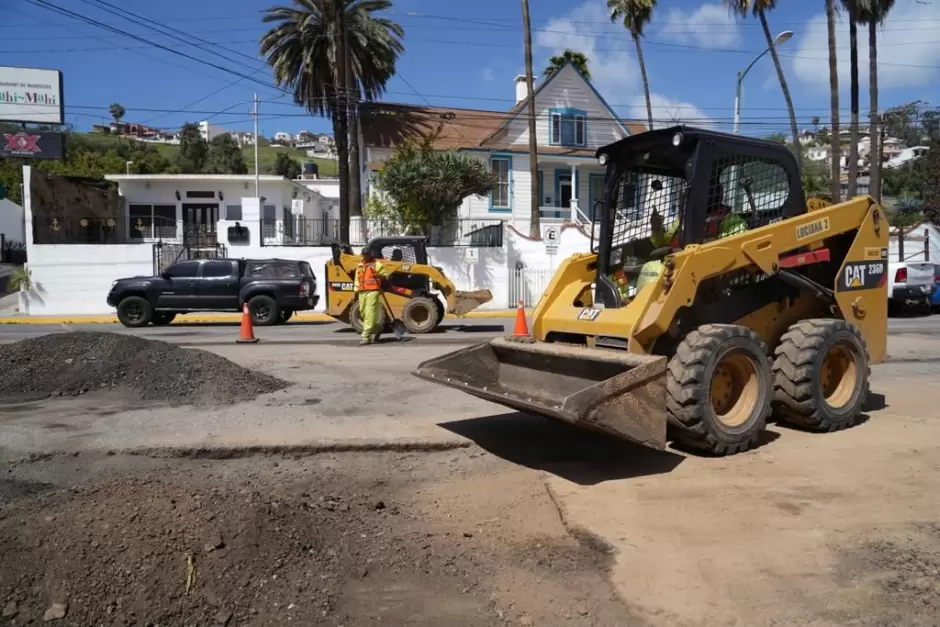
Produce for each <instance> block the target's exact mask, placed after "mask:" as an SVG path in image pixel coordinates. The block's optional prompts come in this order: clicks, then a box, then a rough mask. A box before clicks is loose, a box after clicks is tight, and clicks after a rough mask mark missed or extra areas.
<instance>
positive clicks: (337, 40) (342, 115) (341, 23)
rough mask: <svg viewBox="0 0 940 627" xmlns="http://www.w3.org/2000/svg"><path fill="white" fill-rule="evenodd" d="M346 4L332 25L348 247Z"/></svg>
mask: <svg viewBox="0 0 940 627" xmlns="http://www.w3.org/2000/svg"><path fill="white" fill-rule="evenodd" d="M344 7H345V3H344V1H343V0H336V4H335V10H336V12H337V13H336V20H335V22H334V24H333V28H334V30H333V92H334V93H333V102H332V103H331V107H332V108H333V140H334V141H335V142H336V157H337V159H338V161H339V163H338V169H339V239H340V242H342V243H344V244H349V243H350V241H349V124H348V120H347V117H346V112H347V108H346V96H345V94H346V91H345V89H344V88H343V87H344V85H345V83H346V37H345V31H346V20H345V11H344Z"/></svg>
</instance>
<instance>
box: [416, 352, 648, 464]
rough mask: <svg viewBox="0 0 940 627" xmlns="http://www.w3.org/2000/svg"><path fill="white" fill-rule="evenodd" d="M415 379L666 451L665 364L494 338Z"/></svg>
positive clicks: (441, 360)
mask: <svg viewBox="0 0 940 627" xmlns="http://www.w3.org/2000/svg"><path fill="white" fill-rule="evenodd" d="M414 374H415V375H416V376H418V377H420V378H422V379H426V380H428V381H433V382H435V383H440V384H442V385H446V386H449V387H452V388H455V389H458V390H463V391H464V392H466V393H468V394H472V395H473V396H476V397H479V398H482V399H485V400H488V401H491V402H493V403H498V404H500V405H505V406H506V407H511V408H513V409H516V410H519V411H521V412H525V413H530V414H538V415H541V416H546V417H548V418H555V419H557V420H562V421H564V422H568V423H570V424H573V425H577V426H579V427H585V428H588V429H592V430H595V431H602V432H604V433H607V434H609V435H613V436H616V437H618V438H622V439H626V440H630V441H632V442H636V443H638V444H643V445H645V446H649V447H651V448H655V449H663V448H665V446H666V407H665V404H666V358H665V357H659V356H645V355H634V354H631V353H626V352H621V351H615V350H607V349H597V348H585V347H580V346H570V345H564V344H552V343H547V342H534V343H523V342H515V341H511V340H509V339H506V338H497V339H495V340H491V341H488V342H483V343H481V344H476V345H474V346H469V347H467V348H463V349H461V350H458V351H455V352H453V353H449V354H447V355H443V356H441V357H437V358H434V359H430V360H428V361H425V362H423V363H421V364H419V365H418V367H417V369H416V370H415V371H414Z"/></svg>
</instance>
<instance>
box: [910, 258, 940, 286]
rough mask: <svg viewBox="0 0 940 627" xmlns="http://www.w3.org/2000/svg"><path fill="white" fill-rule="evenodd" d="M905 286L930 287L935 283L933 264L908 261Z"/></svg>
mask: <svg viewBox="0 0 940 627" xmlns="http://www.w3.org/2000/svg"><path fill="white" fill-rule="evenodd" d="M904 265H906V266H907V281H905V284H906V285H925V284H926V285H931V284H933V283H934V281H935V277H934V264H932V263H926V262H918V261H908V262H907V263H905V264H904Z"/></svg>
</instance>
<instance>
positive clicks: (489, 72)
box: [480, 67, 496, 83]
mask: <svg viewBox="0 0 940 627" xmlns="http://www.w3.org/2000/svg"><path fill="white" fill-rule="evenodd" d="M480 75H481V76H482V77H483V80H485V81H486V82H487V83H492V82H493V81H494V80H495V78H496V77H495V76H493V68H491V67H485V68H483V70H482V71H481V72H480Z"/></svg>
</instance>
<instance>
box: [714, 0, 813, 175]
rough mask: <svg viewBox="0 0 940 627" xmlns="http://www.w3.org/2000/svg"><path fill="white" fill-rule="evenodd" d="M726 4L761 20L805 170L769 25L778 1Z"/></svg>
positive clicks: (743, 0) (728, 1)
mask: <svg viewBox="0 0 940 627" xmlns="http://www.w3.org/2000/svg"><path fill="white" fill-rule="evenodd" d="M725 4H727V5H728V8H729V9H731V12H732V13H735V14H737V15H740V16H741V17H747V14H748V13H750V14H752V15H756V16H757V19H759V20H760V25H761V28H762V29H763V30H764V38H765V39H766V40H767V48H768V49H769V50H770V56H771V57H772V58H773V60H774V67H775V68H776V69H777V78H778V79H779V80H780V89H782V90H783V99H784V100H785V101H786V103H787V109H788V110H789V112H790V132H791V133H792V134H793V152H795V153H796V160H797V162H798V163H799V165H800V169H801V170H802V169H803V147H802V145H801V144H800V131H799V129H798V128H797V127H796V112H795V111H794V110H793V99H792V98H790V89H789V88H788V87H787V78H786V77H785V76H784V75H783V66H782V65H780V57H779V56H777V46H776V45H775V44H774V38H773V36H771V34H770V25H769V24H767V12H768V11H773V10H774V9H775V8H777V0H725Z"/></svg>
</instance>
